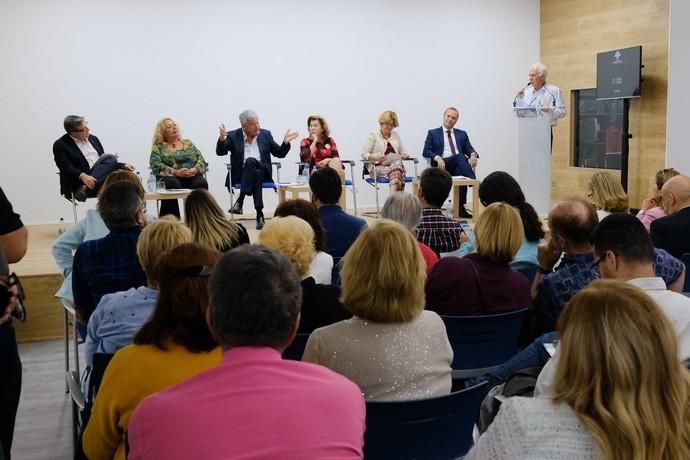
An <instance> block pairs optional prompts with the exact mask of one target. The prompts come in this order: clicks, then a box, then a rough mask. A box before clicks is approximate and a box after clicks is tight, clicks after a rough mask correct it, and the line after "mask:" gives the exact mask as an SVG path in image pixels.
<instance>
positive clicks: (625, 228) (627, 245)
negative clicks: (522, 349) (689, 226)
mask: <svg viewBox="0 0 690 460" xmlns="http://www.w3.org/2000/svg"><path fill="white" fill-rule="evenodd" d="M590 238H591V242H592V245H593V246H594V257H595V258H596V260H597V266H598V267H599V271H600V272H601V277H602V278H606V279H619V280H622V281H625V282H627V283H628V284H631V285H633V286H637V287H638V288H640V289H642V290H643V291H644V292H645V293H646V294H647V295H648V296H649V297H651V298H652V300H654V302H656V304H657V305H658V306H659V308H661V311H662V312H664V314H665V315H666V318H668V319H669V321H671V326H672V327H673V328H674V330H675V331H676V335H677V339H678V357H679V359H680V360H681V361H685V360H688V359H690V299H689V298H687V297H685V296H684V295H682V294H679V293H677V292H673V291H670V290H668V289H667V287H666V283H665V282H664V280H663V278H661V277H659V276H658V275H657V274H656V273H655V272H654V269H655V268H654V261H655V254H654V246H653V245H652V241H651V239H650V237H649V233H647V231H646V230H645V228H644V226H643V225H642V223H640V222H639V221H638V220H637V219H636V218H635V216H633V215H632V214H627V213H618V214H612V215H610V216H607V217H605V218H604V220H602V221H601V222H599V225H597V226H596V228H595V229H594V231H593V232H592V235H591V237H590ZM551 341H553V340H551ZM558 355H559V352H558V349H557V350H556V353H555V354H554V356H553V359H551V361H549V363H548V364H547V365H546V366H545V367H544V369H543V370H542V372H541V373H540V374H539V379H538V380H537V387H536V389H535V391H536V392H538V393H540V394H549V393H550V391H551V390H550V388H551V387H552V386H553V375H554V373H555V369H556V367H557V364H556V363H557V362H558V360H559V358H558Z"/></svg>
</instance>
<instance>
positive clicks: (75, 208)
mask: <svg viewBox="0 0 690 460" xmlns="http://www.w3.org/2000/svg"><path fill="white" fill-rule="evenodd" d="M70 201H71V202H72V215H73V216H74V223H75V224H76V223H77V200H75V199H74V194H72V199H71V200H70Z"/></svg>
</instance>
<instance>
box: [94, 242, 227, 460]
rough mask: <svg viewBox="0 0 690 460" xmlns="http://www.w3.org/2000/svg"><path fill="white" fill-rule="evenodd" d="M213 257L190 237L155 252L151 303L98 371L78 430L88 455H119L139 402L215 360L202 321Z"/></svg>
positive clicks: (215, 348) (122, 453)
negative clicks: (130, 336) (129, 338)
mask: <svg viewBox="0 0 690 460" xmlns="http://www.w3.org/2000/svg"><path fill="white" fill-rule="evenodd" d="M219 259H220V253H219V252H218V251H216V250H213V249H210V248H206V247H204V246H201V245H199V244H196V243H186V244H183V245H181V246H178V247H177V248H175V249H173V250H171V251H170V252H169V253H168V254H166V255H165V256H163V257H162V258H161V262H160V266H159V269H160V274H161V282H160V294H159V298H158V302H157V304H156V309H155V310H154V312H153V314H152V315H151V318H149V319H148V321H147V322H146V323H144V325H143V326H142V327H141V329H140V330H139V332H138V333H137V335H136V336H135V337H134V345H130V346H128V347H125V348H123V349H122V350H120V351H118V352H117V353H116V354H115V356H114V357H113V359H112V361H110V364H108V368H107V370H106V371H105V375H104V376H103V382H102V384H101V387H100V390H99V392H98V396H97V398H96V401H95V403H94V406H93V411H92V414H91V419H90V420H89V423H88V425H87V427H86V430H85V432H84V438H83V448H84V453H85V454H86V456H87V457H88V458H89V459H92V460H94V459H112V458H115V459H124V458H125V442H124V440H125V432H126V431H127V425H128V424H129V418H130V416H131V415H132V413H133V412H134V409H136V407H137V405H138V404H139V402H141V400H142V399H144V398H145V397H146V396H149V395H151V394H153V393H157V392H159V391H161V390H164V389H166V388H168V387H171V386H173V385H175V384H177V383H179V382H182V381H184V380H186V379H188V378H189V377H192V376H194V375H196V374H199V373H201V372H203V371H205V370H207V369H209V368H212V367H215V366H216V365H218V364H219V363H220V360H221V357H222V352H221V349H220V348H219V347H218V345H217V343H216V342H215V340H214V339H213V337H212V336H211V333H210V332H209V330H208V326H207V325H206V309H207V307H208V294H207V284H208V275H210V267H213V266H214V265H215V264H216V263H217V262H218V260H219Z"/></svg>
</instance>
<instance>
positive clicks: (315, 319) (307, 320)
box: [297, 276, 352, 334]
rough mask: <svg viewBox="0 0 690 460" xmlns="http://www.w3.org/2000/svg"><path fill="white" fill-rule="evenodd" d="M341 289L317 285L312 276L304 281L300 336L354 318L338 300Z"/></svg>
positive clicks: (328, 285) (327, 285)
mask: <svg viewBox="0 0 690 460" xmlns="http://www.w3.org/2000/svg"><path fill="white" fill-rule="evenodd" d="M339 297H340V288H339V287H337V286H332V285H330V284H316V281H314V278H312V277H311V276H310V277H308V278H305V279H303V280H302V312H301V320H300V323H299V329H298V331H297V332H298V333H299V334H310V333H312V332H313V331H314V329H318V328H320V327H323V326H328V325H329V324H333V323H337V322H338V321H342V320H344V319H349V318H351V317H352V313H350V312H349V311H347V310H346V309H345V307H343V304H341V303H340V300H338V299H339Z"/></svg>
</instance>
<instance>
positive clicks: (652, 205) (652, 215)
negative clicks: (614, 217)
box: [637, 168, 680, 231]
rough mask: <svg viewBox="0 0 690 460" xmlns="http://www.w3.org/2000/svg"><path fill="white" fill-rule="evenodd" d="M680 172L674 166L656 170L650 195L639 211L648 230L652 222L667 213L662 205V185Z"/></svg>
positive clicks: (638, 215)
mask: <svg viewBox="0 0 690 460" xmlns="http://www.w3.org/2000/svg"><path fill="white" fill-rule="evenodd" d="M678 174H680V173H679V172H678V171H676V170H675V169H673V168H665V169H660V170H659V171H657V172H656V175H655V176H654V179H653V181H652V184H651V185H650V187H649V189H650V190H649V196H648V197H647V198H645V199H644V201H643V202H642V209H640V211H639V212H638V213H637V218H638V219H640V222H642V225H644V228H646V229H647V231H649V226H650V225H652V222H654V221H655V220H656V219H658V218H660V217H664V216H665V215H666V212H665V211H664V208H663V207H662V206H661V187H663V186H664V184H665V183H666V181H667V180H669V179H670V178H672V177H675V176H677V175H678Z"/></svg>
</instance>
